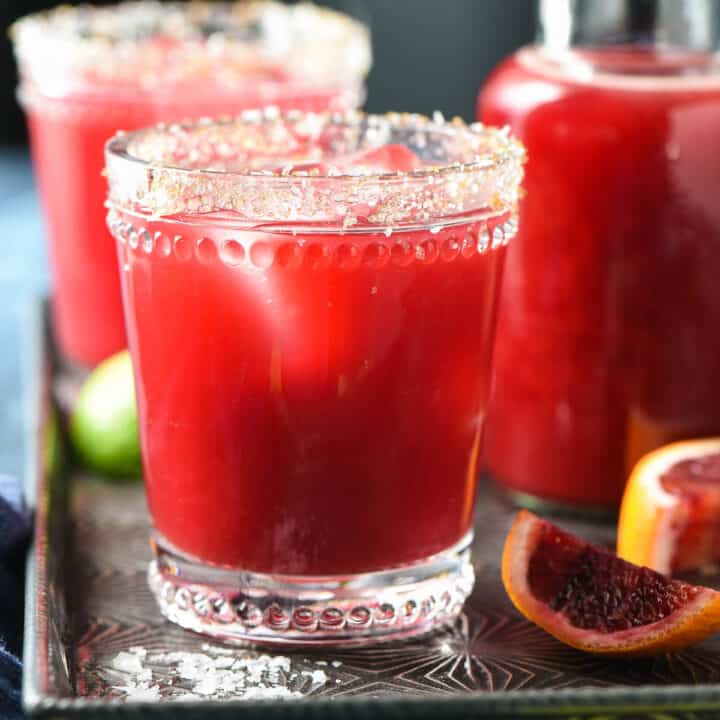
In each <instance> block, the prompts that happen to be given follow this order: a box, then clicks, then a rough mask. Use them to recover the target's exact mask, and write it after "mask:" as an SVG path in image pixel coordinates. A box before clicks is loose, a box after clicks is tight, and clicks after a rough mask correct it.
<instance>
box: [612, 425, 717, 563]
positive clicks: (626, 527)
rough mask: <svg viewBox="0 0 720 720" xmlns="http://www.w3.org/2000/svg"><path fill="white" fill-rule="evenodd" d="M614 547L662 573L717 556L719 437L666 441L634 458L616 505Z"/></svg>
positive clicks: (622, 554)
mask: <svg viewBox="0 0 720 720" xmlns="http://www.w3.org/2000/svg"><path fill="white" fill-rule="evenodd" d="M617 550H618V555H620V557H622V558H624V559H625V560H628V561H629V562H633V563H635V564H637V565H647V566H648V567H651V568H653V569H654V570H657V571H658V572H661V573H666V574H670V573H676V572H682V571H687V570H694V569H697V568H702V567H704V566H707V565H710V564H713V563H717V562H718V561H720V438H709V439H706V440H687V441H683V442H677V443H673V444H671V445H666V446H665V447H662V448H660V449H658V450H654V451H653V452H651V453H648V454H647V455H645V457H643V458H642V459H641V460H640V461H639V462H638V464H637V465H636V466H635V468H634V469H633V471H632V473H631V475H630V478H629V480H628V484H627V487H626V489H625V495H624V497H623V501H622V506H621V509H620V521H619V523H618V545H617Z"/></svg>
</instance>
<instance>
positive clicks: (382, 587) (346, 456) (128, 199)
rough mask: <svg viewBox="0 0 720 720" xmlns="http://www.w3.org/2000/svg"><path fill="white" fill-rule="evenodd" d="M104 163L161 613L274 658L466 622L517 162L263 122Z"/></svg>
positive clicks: (416, 132)
mask: <svg viewBox="0 0 720 720" xmlns="http://www.w3.org/2000/svg"><path fill="white" fill-rule="evenodd" d="M106 158H107V172H108V176H109V185H110V190H109V201H108V206H109V215H108V224H109V227H110V228H111V231H112V233H113V235H114V236H115V237H116V239H117V248H118V253H119V259H120V264H121V268H122V272H121V275H122V286H123V297H124V303H125V313H126V321H127V327H128V334H129V346H130V351H131V354H132V358H133V365H134V371H135V377H136V387H137V394H138V405H139V418H140V431H141V441H142V451H143V458H144V469H145V481H146V486H147V493H148V501H149V506H150V511H151V515H152V519H153V524H154V536H153V537H154V541H153V544H154V550H155V559H154V561H153V563H152V565H151V567H150V575H149V577H150V585H151V587H152V590H153V592H154V593H155V595H156V596H157V599H158V602H159V604H160V607H161V609H162V612H163V613H164V614H165V615H166V616H167V617H168V618H170V619H171V620H173V621H175V622H177V623H179V624H180V625H182V626H184V627H187V628H191V629H193V630H196V631H199V632H204V633H207V634H209V635H213V636H216V637H220V638H225V639H233V638H235V639H237V638H244V639H250V640H255V641H261V642H277V643H355V642H359V643H363V642H369V641H371V640H374V639H377V638H391V637H402V636H407V635H413V634H417V633H420V632H424V631H426V630H429V629H430V628H432V627H434V626H436V625H437V624H440V623H444V622H447V621H449V620H451V619H452V618H454V617H455V616H456V615H457V614H458V612H459V610H460V608H461V606H462V603H463V601H464V599H465V598H466V596H467V595H468V593H469V592H470V589H471V587H472V583H473V570H472V565H471V562H470V542H471V539H472V520H473V506H474V503H475V489H476V475H477V468H478V460H479V457H478V456H479V450H480V444H481V437H482V431H483V418H484V413H485V404H486V400H487V396H488V385H489V378H490V362H491V354H492V346H493V333H494V326H495V309H496V299H497V295H498V287H499V283H500V279H501V271H502V266H503V259H504V257H505V250H506V243H507V242H508V240H509V239H510V238H511V237H512V235H513V234H514V233H515V231H516V227H517V223H516V220H515V215H514V211H515V203H516V198H517V195H518V186H519V183H520V179H521V175H522V161H523V150H522V147H521V146H520V145H519V144H518V143H517V142H516V141H515V140H513V139H512V138H511V137H510V136H509V135H508V134H507V133H505V132H503V131H498V130H495V129H491V128H485V127H482V126H479V125H474V126H466V125H465V124H464V123H462V122H460V121H454V122H452V123H445V122H443V121H442V120H441V119H440V118H438V119H437V120H435V121H432V120H429V119H427V118H424V117H420V116H414V115H387V116H372V115H371V116H365V115H363V114H359V113H345V114H334V115H328V114H313V113H307V114H306V113H292V112H291V113H287V114H279V113H277V112H276V111H273V110H266V111H254V112H246V113H244V114H243V115H241V116H240V117H239V118H236V119H227V120H223V121H207V122H200V123H196V124H187V125H175V126H171V127H167V126H161V127H157V128H153V129H146V130H142V131H139V132H136V133H131V134H129V135H119V136H117V137H116V138H115V139H113V140H112V141H111V142H110V143H109V144H108V146H107V151H106Z"/></svg>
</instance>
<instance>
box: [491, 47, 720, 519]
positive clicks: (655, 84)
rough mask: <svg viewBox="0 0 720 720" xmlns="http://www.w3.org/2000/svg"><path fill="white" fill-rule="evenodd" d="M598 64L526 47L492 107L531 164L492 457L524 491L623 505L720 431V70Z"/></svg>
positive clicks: (682, 64)
mask: <svg viewBox="0 0 720 720" xmlns="http://www.w3.org/2000/svg"><path fill="white" fill-rule="evenodd" d="M587 59H588V60H589V61H590V62H588V63H587V64H585V63H581V62H578V63H576V64H575V65H570V66H568V67H565V66H563V65H561V64H558V63H556V62H554V61H552V60H549V59H548V58H546V57H544V56H543V54H542V53H541V52H540V51H538V50H536V49H533V48H530V49H525V50H521V51H520V52H519V53H517V54H515V55H514V56H512V57H511V58H509V59H508V60H507V61H506V62H505V63H503V64H502V65H501V66H500V67H499V68H498V69H497V70H496V71H495V73H494V74H493V75H492V76H491V77H490V79H489V81H488V83H487V85H486V86H485V87H484V89H483V91H482V92H481V94H480V97H479V100H478V116H479V117H480V118H481V119H482V120H483V121H484V122H487V123H492V124H499V125H502V124H509V125H510V127H511V128H512V130H513V131H514V132H515V134H516V135H517V136H518V137H519V138H520V139H521V141H522V142H523V143H524V144H525V146H526V148H527V150H528V156H529V163H528V166H527V173H526V180H525V183H524V184H525V189H526V192H527V196H526V197H525V199H524V200H523V202H522V204H521V210H520V231H519V234H518V236H517V238H516V239H515V240H514V241H513V244H512V246H511V247H510V248H509V252H508V258H507V263H506V269H505V277H504V285H503V290H502V293H501V303H500V311H499V320H498V334H497V344H496V350H495V370H494V373H495V379H494V395H493V398H492V402H491V407H490V412H489V418H488V433H487V438H486V444H485V451H486V459H487V464H488V466H489V468H490V470H491V471H492V473H493V474H494V476H495V477H496V478H497V479H498V480H499V481H500V482H501V483H502V484H504V485H506V486H507V487H509V488H511V489H514V490H517V491H522V492H526V493H530V494H534V495H537V496H540V497H543V498H545V499H550V500H556V501H562V502H570V503H582V504H593V505H600V506H608V507H613V506H616V505H617V504H618V503H619V500H620V497H621V493H622V490H623V486H624V483H625V479H626V475H627V472H628V470H629V468H630V467H631V466H632V464H633V463H634V462H635V461H636V460H637V459H638V458H639V457H640V456H641V455H642V454H643V453H645V452H647V451H649V450H650V449H652V448H654V447H657V446H658V445H661V444H663V443H665V442H668V441H670V440H673V439H678V438H683V437H692V436H701V435H705V434H712V433H717V432H718V430H720V375H718V367H720V335H719V334H718V333H717V332H716V331H715V330H714V328H716V327H718V324H719V323H720V294H719V293H718V292H717V287H716V286H717V278H718V276H719V273H720V204H719V203H718V202H717V192H718V188H720V130H719V129H718V128H719V127H720V124H719V123H720V76H718V75H717V74H716V73H713V72H708V71H707V70H705V71H703V69H702V67H700V66H698V65H697V64H696V63H695V60H694V59H693V58H691V57H684V58H683V57H682V56H676V57H670V58H668V57H667V56H664V55H661V54H657V53H653V52H643V51H638V50H621V51H613V52H609V51H602V50H599V51H595V52H594V53H593V54H592V56H589V57H588V58H587ZM590 68H592V69H593V70H594V72H593V71H591V70H590Z"/></svg>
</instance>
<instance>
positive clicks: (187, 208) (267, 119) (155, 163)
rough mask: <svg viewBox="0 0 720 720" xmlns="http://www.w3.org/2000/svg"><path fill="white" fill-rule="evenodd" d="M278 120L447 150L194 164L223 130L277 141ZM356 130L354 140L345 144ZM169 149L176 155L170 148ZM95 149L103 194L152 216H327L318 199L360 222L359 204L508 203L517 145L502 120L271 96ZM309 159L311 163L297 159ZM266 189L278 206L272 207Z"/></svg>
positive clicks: (374, 144)
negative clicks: (363, 159)
mask: <svg viewBox="0 0 720 720" xmlns="http://www.w3.org/2000/svg"><path fill="white" fill-rule="evenodd" d="M287 132H300V133H301V135H302V137H303V138H307V137H309V138H311V139H313V140H317V139H318V138H320V137H323V138H325V134H328V133H335V134H337V136H338V137H339V138H340V140H339V142H340V143H341V144H342V142H345V141H346V142H348V143H349V144H350V145H351V152H349V153H348V154H352V150H355V151H365V150H368V151H371V150H374V149H379V148H380V147H382V146H383V145H386V144H393V143H388V142H387V138H388V137H390V136H392V135H393V134H394V133H395V134H397V133H399V134H401V136H402V137H403V138H407V139H408V140H409V141H410V142H415V143H417V144H418V145H419V146H423V145H425V146H426V145H427V144H428V143H429V142H430V141H431V140H432V141H436V142H440V141H444V142H445V143H446V145H445V146H443V147H442V150H443V152H444V153H445V157H444V158H443V159H441V160H439V161H437V160H436V161H434V162H433V161H432V160H431V161H428V162H427V163H426V164H423V165H422V167H420V168H416V169H410V170H405V171H388V170H374V169H369V170H361V171H359V172H358V171H353V170H352V169H351V170H349V171H348V170H344V169H343V168H342V167H340V168H338V167H336V166H334V165H333V158H334V157H336V155H333V154H329V155H322V156H317V157H301V158H300V161H299V162H293V161H287V158H286V157H284V156H283V155H278V156H271V159H272V161H273V162H272V167H268V166H267V159H265V162H266V164H265V165H264V166H261V167H257V166H253V165H252V163H250V164H247V163H246V164H243V163H242V162H241V163H240V164H239V165H234V166H232V167H230V168H228V167H227V166H222V162H221V163H220V166H217V165H215V166H213V164H212V163H207V164H204V160H205V158H204V156H203V153H204V152H205V151H206V150H207V148H208V147H209V148H212V149H213V152H215V149H216V148H218V147H224V149H225V151H226V152H228V157H230V155H232V153H233V152H239V149H238V148H233V147H232V146H230V144H229V143H228V137H227V135H228V134H231V135H233V138H234V139H235V141H238V142H241V143H248V144H250V145H253V147H254V146H255V145H254V144H255V143H257V142H258V140H257V133H261V135H260V138H261V141H264V140H266V139H267V136H272V137H275V138H276V141H277V142H278V143H279V144H280V145H282V143H284V142H287V138H286V136H285V135H284V133H287ZM234 133H235V134H234ZM287 137H290V136H287ZM238 138H239V140H238ZM358 139H359V142H360V146H359V147H358V146H356V145H354V144H353V143H354V142H355V141H358ZM397 142H398V141H397V140H396V141H395V143H394V144H397ZM178 150H179V152H180V154H181V156H182V158H183V159H182V160H180V161H178V160H177V157H176V156H173V157H172V158H171V157H170V154H171V153H177V152H178ZM243 150H247V148H243ZM431 150H432V148H431ZM438 152H439V151H438ZM430 154H431V155H432V153H430ZM337 155H340V156H342V153H341V152H340V153H337ZM208 157H210V156H208ZM212 157H215V156H214V155H212ZM105 158H106V174H107V176H108V180H109V193H108V203H109V205H110V206H116V207H123V208H126V209H131V210H134V211H139V212H141V213H143V214H150V215H155V216H163V215H177V214H203V213H212V212H225V211H230V212H232V211H235V212H240V213H241V214H242V215H246V216H256V217H257V218H264V219H278V218H280V217H282V218H283V219H286V220H292V219H293V218H294V217H303V218H305V219H308V218H309V219H312V218H313V216H315V215H317V216H318V217H326V216H327V213H328V206H329V205H330V204H334V205H335V209H336V210H337V208H338V207H340V208H341V211H340V215H342V220H343V225H344V226H345V227H351V226H353V225H356V224H357V222H358V218H359V214H358V209H359V208H362V209H363V212H364V215H363V217H364V221H365V222H366V223H367V222H369V223H370V224H381V225H384V226H393V225H399V224H404V223H406V222H418V221H419V222H430V221H431V220H433V219H442V218H444V217H448V216H454V215H457V216H460V215H467V214H468V213H471V212H474V211H487V212H488V213H498V212H503V211H507V210H514V209H515V207H516V204H517V201H518V198H519V197H520V193H521V189H520V183H521V180H522V177H523V166H524V163H525V149H524V147H523V146H522V144H521V143H520V142H519V141H518V140H517V139H515V138H514V137H513V136H512V135H511V133H510V131H509V128H507V127H504V128H497V127H490V126H486V125H483V124H481V123H472V124H467V123H465V122H464V121H463V120H461V119H460V118H454V119H453V120H451V121H445V119H444V118H443V117H442V116H441V115H440V114H439V113H436V114H435V115H434V116H433V117H432V118H430V117H427V116H424V115H419V114H409V113H386V114H382V115H381V114H367V113H364V112H361V111H347V112H344V113H332V112H302V111H297V110H292V111H287V112H280V111H278V110H277V109H276V108H273V107H270V108H263V109H257V110H246V111H244V112H243V113H241V114H240V115H237V116H233V117H222V118H214V119H208V118H205V119H201V120H197V121H192V122H185V123H175V124H172V125H165V124H159V125H155V126H152V127H148V128H142V129H140V130H136V131H133V132H130V133H125V132H119V133H117V134H116V135H115V137H113V138H111V139H110V140H109V141H108V142H107V144H106V146H105ZM263 158H266V156H263ZM308 164H310V165H314V167H312V168H311V170H307V169H306V168H307V167H308ZM274 201H277V206H278V207H277V211H273V210H272V204H273V202H274ZM288 207H289V208H290V212H288ZM315 210H317V212H315ZM333 217H337V213H334V214H333Z"/></svg>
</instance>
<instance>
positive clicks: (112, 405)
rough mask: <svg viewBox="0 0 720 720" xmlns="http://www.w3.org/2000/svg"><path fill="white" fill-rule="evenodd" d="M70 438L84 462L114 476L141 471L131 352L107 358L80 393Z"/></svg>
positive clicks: (91, 375) (129, 474) (104, 473)
mask: <svg viewBox="0 0 720 720" xmlns="http://www.w3.org/2000/svg"><path fill="white" fill-rule="evenodd" d="M70 437H71V439H72V443H73V446H74V447H75V450H76V452H77V454H78V456H79V458H80V460H81V461H82V463H83V464H84V465H86V466H87V467H88V468H89V469H91V470H95V471H96V472H98V473H102V474H103V475H108V476H111V477H114V478H127V477H138V476H139V475H140V473H141V470H142V468H141V463H140V442H139V438H138V419H137V409H136V407H135V384H134V382H133V374H132V365H131V363H130V354H129V353H128V352H127V350H123V351H122V352H119V353H117V354H116V355H113V356H111V357H109V358H108V359H107V360H104V361H103V362H102V363H100V365H98V366H97V367H96V368H95V370H93V372H92V373H91V374H90V377H88V379H87V380H86V381H85V383H84V385H83V386H82V388H81V389H80V393H79V394H78V398H77V402H76V404H75V409H74V410H73V414H72V417H71V418H70Z"/></svg>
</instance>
